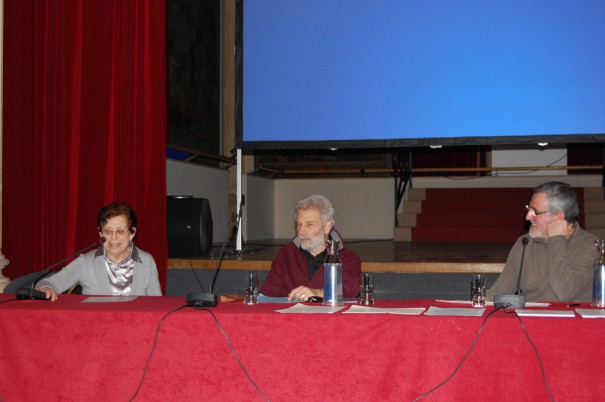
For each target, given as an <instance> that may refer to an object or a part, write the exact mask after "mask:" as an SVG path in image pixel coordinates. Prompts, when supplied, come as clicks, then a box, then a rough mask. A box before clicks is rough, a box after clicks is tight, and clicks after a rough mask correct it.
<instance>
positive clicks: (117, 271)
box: [37, 202, 162, 301]
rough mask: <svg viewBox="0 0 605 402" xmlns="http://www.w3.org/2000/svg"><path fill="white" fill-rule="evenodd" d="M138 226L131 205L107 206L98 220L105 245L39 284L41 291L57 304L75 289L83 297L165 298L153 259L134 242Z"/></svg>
mask: <svg viewBox="0 0 605 402" xmlns="http://www.w3.org/2000/svg"><path fill="white" fill-rule="evenodd" d="M136 226H137V217H136V215H135V213H134V210H133V209H132V208H131V207H130V206H129V205H128V204H123V203H117V202H114V203H112V204H109V205H107V206H104V207H103V208H101V211H100V212H99V217H98V219H97V228H98V230H99V236H100V237H101V242H102V243H103V245H99V247H98V248H96V249H95V250H92V251H90V252H88V253H86V254H81V255H80V256H79V257H78V258H76V259H75V260H74V261H72V262H71V263H70V264H69V265H67V266H66V267H64V268H63V269H62V270H61V271H59V272H58V273H56V274H55V275H53V276H51V277H49V278H46V279H43V280H41V281H40V282H38V284H37V289H38V290H40V291H42V292H44V293H46V298H50V299H51V300H53V301H55V300H57V294H58V293H63V292H65V291H66V290H68V289H70V288H71V287H72V286H74V285H80V286H82V293H83V294H93V295H113V296H128V295H137V296H161V295H162V291H161V288H160V282H159V280H158V270H157V267H156V265H155V260H154V259H153V256H152V255H151V254H149V253H147V252H145V251H143V250H141V249H139V248H137V247H135V246H134V244H133V242H132V240H133V239H134V237H135V235H136V232H137V228H136Z"/></svg>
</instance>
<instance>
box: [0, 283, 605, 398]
mask: <svg viewBox="0 0 605 402" xmlns="http://www.w3.org/2000/svg"><path fill="white" fill-rule="evenodd" d="M13 297H14V296H13V295H7V294H2V295H0V348H1V349H0V400H1V401H3V402H12V401H33V400H47V401H55V400H61V401H83V400H108V401H128V400H130V399H131V398H132V397H133V396H134V395H135V394H136V398H135V400H141V401H196V400H210V401H235V400H239V401H244V400H245V401H254V400H263V398H262V396H261V394H260V393H259V392H258V391H257V390H256V388H255V387H254V385H253V384H252V383H251V382H250V381H249V380H248V378H247V377H246V375H245V374H244V372H243V371H242V368H241V367H240V366H239V365H238V362H237V361H236V359H235V358H234V357H233V355H232V353H231V350H230V347H229V344H228V343H227V341H226V339H225V337H224V335H223V334H222V332H221V329H219V327H218V325H217V322H216V321H215V319H214V318H213V316H212V315H211V314H210V312H208V311H206V310H201V309H194V308H192V307H185V308H183V309H180V310H177V311H175V312H173V313H172V314H169V315H168V316H167V314H168V313H169V312H171V311H173V310H176V309H178V307H180V306H183V305H185V304H186V302H185V300H184V298H174V297H138V298H136V299H135V300H133V301H129V302H118V303H89V302H83V301H84V300H86V299H88V296H82V295H61V296H60V298H59V300H58V301H56V302H54V303H53V302H49V301H36V300H18V301H17V300H15V301H8V302H5V301H6V300H9V299H12V298H13ZM289 306H292V304H281V303H279V304H277V303H263V304H258V305H256V306H245V305H244V304H243V303H240V302H233V303H221V304H219V305H218V306H217V307H214V308H211V310H212V312H213V313H214V315H215V317H216V319H217V320H218V322H219V323H220V325H221V326H222V329H223V330H224V331H225V333H226V334H227V336H228V338H229V340H230V342H231V344H232V346H233V349H234V350H235V352H236V354H237V356H238V357H239V359H240V361H241V364H242V365H243V366H244V367H245V369H246V370H247V372H248V374H249V376H250V378H251V379H252V380H253V381H254V383H256V385H257V386H258V387H259V389H260V390H262V392H263V393H264V394H265V395H266V397H267V398H268V399H269V400H271V401H297V400H312V401H313V400H316V401H320V400H329V401H356V400H366V401H395V400H396V401H412V400H414V399H415V398H416V397H418V396H419V395H421V394H423V393H425V392H426V391H428V390H430V389H432V388H433V387H435V386H436V385H438V384H440V383H441V382H443V381H444V380H446V379H447V378H448V376H450V375H451V374H452V373H453V372H454V370H455V369H456V367H457V366H458V364H459V363H460V362H461V361H462V359H463V357H464V356H465V354H466V353H467V351H468V350H469V348H470V347H471V345H472V344H473V341H474V340H475V337H476V335H477V333H478V331H479V329H480V327H481V325H482V324H483V322H484V320H485V317H486V316H487V314H488V313H489V312H490V311H493V307H488V308H487V310H486V312H485V314H484V315H483V316H482V317H461V316H427V315H424V314H422V315H397V314H345V313H343V311H340V312H337V313H333V314H282V313H278V312H276V311H275V310H278V309H284V308H287V307H289ZM429 306H438V307H444V308H448V307H465V306H464V305H459V304H458V305H457V304H451V303H443V302H437V301H431V300H416V301H377V303H376V305H375V307H378V308H379V307H383V308H401V307H429ZM349 307H350V306H348V305H347V307H346V309H345V310H344V311H346V310H347V309H349ZM580 307H583V308H588V307H590V306H589V305H587V304H584V305H582V306H580ZM549 308H551V309H569V308H568V307H567V306H565V305H564V304H554V305H552V306H551V307H549ZM164 317H166V318H165V320H164V321H163V323H162V325H161V328H160V330H159V333H158V334H157V340H156V332H157V329H158V326H159V325H160V321H162V319H163V318H164ZM521 320H522V322H523V324H524V325H525V328H526V330H527V333H528V334H529V337H530V339H531V341H532V342H533V343H534V345H535V347H536V349H537V350H538V352H539V356H540V359H541V361H542V364H543V368H544V374H545V376H546V380H547V382H548V386H549V388H550V392H551V394H552V396H553V398H554V399H555V400H557V401H597V400H603V397H604V395H605V381H603V378H602V370H603V367H604V364H605V347H604V345H603V342H604V340H605V321H603V320H601V319H598V318H597V319H586V318H581V317H580V316H579V315H576V317H575V318H543V317H540V318H538V317H522V318H521ZM154 342H155V344H154ZM152 349H153V350H154V352H153V355H152V358H151V360H150V361H149V358H150V354H151V352H152ZM148 361H149V365H148V367H147V368H146V366H147V363H148ZM144 372H145V376H144V381H143V383H142V386H141V387H140V389H139V390H138V392H137V389H138V388H139V384H140V383H141V379H142V378H143V373H144ZM471 396H472V397H473V398H479V399H481V400H491V401H547V400H549V396H548V393H547V391H546V386H545V384H544V381H543V376H542V372H541V367H540V364H539V361H538V357H537V356H536V352H535V351H534V349H533V348H532V345H531V344H530V342H529V341H528V339H527V338H526V336H525V334H524V331H523V329H522V327H521V324H520V322H519V320H518V319H517V318H516V316H515V315H514V314H513V313H506V312H505V311H503V310H499V311H496V312H495V313H494V314H492V315H491V316H490V317H489V318H488V319H487V321H486V322H485V326H484V327H483V330H482V332H481V334H480V336H479V338H478V341H477V343H476V345H475V347H474V348H473V349H472V351H471V352H470V354H469V355H468V358H467V359H466V361H465V362H464V364H462V366H461V367H460V369H459V370H458V371H457V372H456V374H455V375H454V376H453V377H452V378H451V380H449V381H448V382H446V383H445V384H444V385H443V386H441V387H440V388H439V389H437V390H436V391H435V392H433V393H431V394H430V395H428V396H426V397H425V398H424V399H423V400H429V401H447V400H466V399H468V398H470V397H471Z"/></svg>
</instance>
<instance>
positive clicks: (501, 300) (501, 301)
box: [494, 237, 529, 308]
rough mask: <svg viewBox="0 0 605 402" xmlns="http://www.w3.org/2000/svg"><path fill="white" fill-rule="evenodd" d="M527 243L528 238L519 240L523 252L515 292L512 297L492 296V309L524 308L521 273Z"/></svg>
mask: <svg viewBox="0 0 605 402" xmlns="http://www.w3.org/2000/svg"><path fill="white" fill-rule="evenodd" d="M528 242H529V238H527V237H524V238H523V239H521V243H522V244H523V251H522V252H521V264H520V265H519V276H518V277H517V290H516V291H515V293H514V294H512V295H496V296H494V307H496V308H501V307H502V308H523V307H525V296H523V294H522V293H523V291H522V290H521V273H522V272H523V259H524V258H525V246H527V243H528Z"/></svg>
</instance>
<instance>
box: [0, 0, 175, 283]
mask: <svg viewBox="0 0 605 402" xmlns="http://www.w3.org/2000/svg"><path fill="white" fill-rule="evenodd" d="M4 8H5V11H4V19H5V23H4V24H5V32H4V40H5V43H4V126H3V191H2V195H3V199H2V201H3V206H2V215H3V216H2V218H3V221H2V230H3V237H2V242H3V244H2V248H3V252H4V255H5V256H6V258H8V259H9V260H10V264H9V265H8V266H7V267H6V268H5V269H4V272H3V273H4V274H5V276H8V277H9V278H12V279H14V278H16V277H17V276H20V275H23V274H26V273H29V272H34V271H39V270H41V269H43V268H45V267H47V266H49V265H51V264H53V263H54V262H57V261H59V260H61V259H63V258H64V257H66V256H68V255H70V254H72V253H74V252H75V251H76V250H78V249H81V248H83V247H85V246H87V245H89V244H91V243H92V242H94V241H95V239H96V238H97V237H98V235H97V230H96V218H97V213H98V211H99V209H100V207H101V206H103V205H106V204H108V203H110V202H112V201H122V202H127V203H129V204H130V205H132V207H133V208H134V209H135V211H136V212H137V217H138V220H139V224H138V232H137V237H136V238H135V243H136V244H137V246H138V247H140V248H141V249H143V250H146V251H149V252H151V253H152V254H153V256H154V257H155V259H156V262H157V264H158V269H159V273H160V280H161V283H162V286H165V281H166V266H167V259H168V257H167V254H168V251H167V239H166V156H165V155H166V154H165V153H166V106H165V104H166V47H165V43H166V39H165V32H166V4H165V0H4ZM164 289H165V287H164Z"/></svg>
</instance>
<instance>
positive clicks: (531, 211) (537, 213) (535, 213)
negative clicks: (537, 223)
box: [525, 205, 550, 216]
mask: <svg viewBox="0 0 605 402" xmlns="http://www.w3.org/2000/svg"><path fill="white" fill-rule="evenodd" d="M525 209H526V210H527V212H529V213H531V214H533V215H536V216H538V215H542V214H546V213H548V212H550V211H536V210H535V209H534V208H532V207H530V206H529V205H526V206H525Z"/></svg>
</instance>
